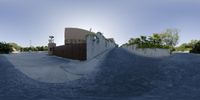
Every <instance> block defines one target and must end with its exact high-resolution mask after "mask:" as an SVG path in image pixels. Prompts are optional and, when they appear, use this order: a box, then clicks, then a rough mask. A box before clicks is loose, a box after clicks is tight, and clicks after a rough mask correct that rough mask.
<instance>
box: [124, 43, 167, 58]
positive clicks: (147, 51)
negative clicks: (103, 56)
mask: <svg viewBox="0 0 200 100" xmlns="http://www.w3.org/2000/svg"><path fill="white" fill-rule="evenodd" d="M122 48H124V49H126V50H128V51H129V52H131V53H133V54H136V55H140V56H145V57H165V56H170V50H168V49H161V48H137V46H136V45H130V46H123V47H122Z"/></svg>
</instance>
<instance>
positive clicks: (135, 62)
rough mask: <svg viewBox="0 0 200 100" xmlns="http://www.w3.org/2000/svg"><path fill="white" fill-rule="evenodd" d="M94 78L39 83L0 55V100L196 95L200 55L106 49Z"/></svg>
mask: <svg viewBox="0 0 200 100" xmlns="http://www.w3.org/2000/svg"><path fill="white" fill-rule="evenodd" d="M99 69H100V70H99V71H98V72H97V73H96V74H94V75H95V76H94V77H88V78H82V79H80V80H76V81H72V82H66V83H59V84H57V83H43V82H39V81H36V80H33V79H31V78H29V77H27V76H26V75H24V74H23V73H22V72H20V71H19V70H17V69H15V68H14V66H13V65H12V63H10V62H9V61H8V60H7V59H6V58H5V57H4V56H2V55H0V98H1V100H18V99H20V100H55V99H57V100H112V99H113V100H124V99H126V100H160V99H163V100H174V99H182V100H184V99H185V100H188V99H196V100H198V99H199V98H200V95H199V94H200V55H195V54H173V55H172V56H170V57H164V58H148V57H141V56H137V55H134V54H131V53H129V52H127V51H126V50H124V49H122V48H116V49H113V50H112V51H110V52H109V53H108V54H107V56H106V58H105V59H104V61H103V62H102V63H101V65H100V66H99Z"/></svg>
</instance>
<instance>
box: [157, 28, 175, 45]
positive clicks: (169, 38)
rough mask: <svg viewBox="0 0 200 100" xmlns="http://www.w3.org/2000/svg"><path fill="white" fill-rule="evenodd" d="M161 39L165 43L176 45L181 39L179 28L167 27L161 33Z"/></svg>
mask: <svg viewBox="0 0 200 100" xmlns="http://www.w3.org/2000/svg"><path fill="white" fill-rule="evenodd" d="M160 37H161V40H162V42H163V44H164V45H167V46H171V47H174V46H176V45H177V44H178V41H179V30H178V29H166V30H165V31H164V32H163V33H161V34H160Z"/></svg>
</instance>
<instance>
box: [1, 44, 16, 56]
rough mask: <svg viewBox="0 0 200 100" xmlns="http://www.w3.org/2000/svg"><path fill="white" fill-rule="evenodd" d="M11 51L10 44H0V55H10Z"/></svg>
mask: <svg viewBox="0 0 200 100" xmlns="http://www.w3.org/2000/svg"><path fill="white" fill-rule="evenodd" d="M12 51H13V48H12V46H11V45H10V44H8V43H5V42H0V53H6V54H8V53H10V52H12Z"/></svg>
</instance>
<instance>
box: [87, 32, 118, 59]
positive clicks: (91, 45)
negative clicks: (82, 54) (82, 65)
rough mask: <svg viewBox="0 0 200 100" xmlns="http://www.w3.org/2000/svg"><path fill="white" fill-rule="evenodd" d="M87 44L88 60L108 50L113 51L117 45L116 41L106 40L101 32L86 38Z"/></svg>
mask: <svg viewBox="0 0 200 100" xmlns="http://www.w3.org/2000/svg"><path fill="white" fill-rule="evenodd" d="M86 44H87V60H90V59H92V58H94V57H96V56H97V55H100V54H102V53H103V52H105V51H106V50H109V49H113V48H114V47H116V46H117V45H116V44H115V42H114V41H110V40H109V39H106V38H105V37H104V36H103V35H102V34H101V33H100V32H98V33H97V34H96V35H94V34H91V35H87V37H86Z"/></svg>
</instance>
